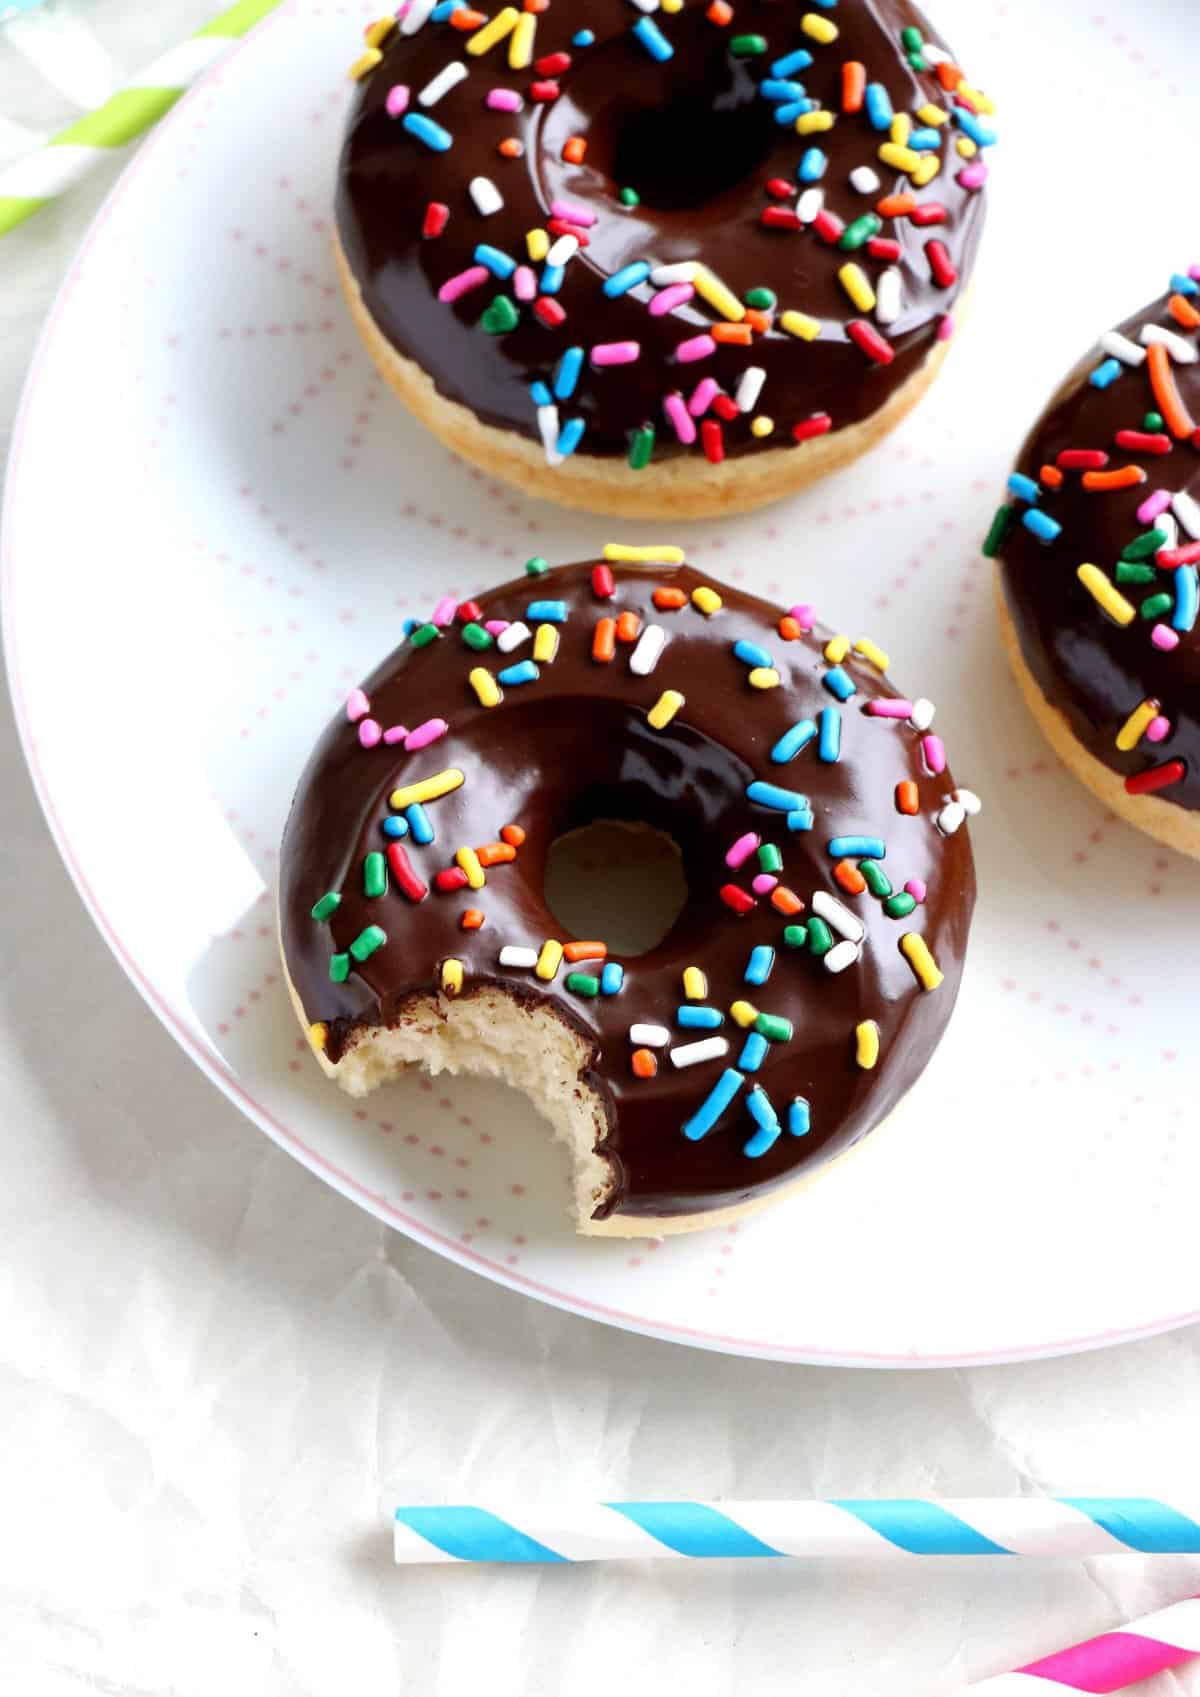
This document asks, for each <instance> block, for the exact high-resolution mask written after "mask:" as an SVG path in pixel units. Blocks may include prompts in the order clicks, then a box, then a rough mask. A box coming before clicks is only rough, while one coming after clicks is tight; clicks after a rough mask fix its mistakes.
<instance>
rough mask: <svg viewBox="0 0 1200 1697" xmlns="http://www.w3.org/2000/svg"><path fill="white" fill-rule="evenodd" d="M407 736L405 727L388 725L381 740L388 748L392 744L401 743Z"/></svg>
mask: <svg viewBox="0 0 1200 1697" xmlns="http://www.w3.org/2000/svg"><path fill="white" fill-rule="evenodd" d="M407 735H408V726H407V725H389V726H388V728H387V730H386V731H384V733H383V740H384V742H385V743H387V745H388V747H389V748H390V747H391V746H392V744H393V743H394V742H403V741H404V739H405V737H406V736H407Z"/></svg>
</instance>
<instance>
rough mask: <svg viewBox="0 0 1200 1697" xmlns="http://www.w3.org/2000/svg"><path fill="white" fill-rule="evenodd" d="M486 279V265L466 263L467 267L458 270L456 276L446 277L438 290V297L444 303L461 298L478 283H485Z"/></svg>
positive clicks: (477, 285)
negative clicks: (463, 269)
mask: <svg viewBox="0 0 1200 1697" xmlns="http://www.w3.org/2000/svg"><path fill="white" fill-rule="evenodd" d="M487 280H488V271H487V267H486V266H484V265H468V266H467V269H466V270H465V271H460V272H459V273H458V274H457V276H454V277H447V279H446V281H445V282H444V283H443V284H442V286H441V288H440V289H439V290H438V299H439V300H440V301H444V302H446V303H449V302H451V301H456V300H461V298H462V296H463V295H469V294H470V292H471V290H472V289H477V288H478V287H479V285H480V283H486V282H487Z"/></svg>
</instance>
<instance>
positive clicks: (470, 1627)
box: [0, 0, 1200, 1697]
mask: <svg viewBox="0 0 1200 1697" xmlns="http://www.w3.org/2000/svg"><path fill="white" fill-rule="evenodd" d="M208 9H209V8H207V7H204V6H199V7H198V6H195V5H182V4H178V5H167V4H164V3H162V0H159V3H158V4H155V5H154V6H150V5H140V6H131V5H116V6H111V5H110V6H107V7H105V6H99V7H98V8H97V9H96V16H97V19H98V28H99V30H100V33H101V34H102V35H103V33H104V31H105V29H106V28H108V26H109V20H110V19H111V20H116V19H120V27H119V29H118V28H116V27H115V24H114V27H113V29H112V33H111V35H110V36H109V38H108V39H109V40H110V41H111V42H112V44H113V46H114V50H115V51H116V52H117V53H118V56H119V61H120V62H121V63H123V64H125V65H128V66H132V65H134V64H136V63H138V62H140V61H141V60H142V59H144V58H146V57H148V56H149V55H150V53H152V52H153V51H154V50H155V49H156V48H157V47H158V46H159V45H166V44H167V43H168V42H170V41H172V40H174V39H175V38H177V37H178V36H179V35H180V34H181V33H183V31H184V30H185V29H186V28H187V27H189V26H190V25H192V24H194V23H195V22H198V21H200V20H202V19H203V17H204V16H205V15H206V13H207V11H208ZM952 9H953V8H950V10H951V11H952ZM1131 18H1132V12H1131ZM945 23H946V27H947V30H948V31H951V26H952V18H951V17H950V16H947V17H946V18H945ZM1126 28H1128V29H1129V30H1130V31H1131V32H1133V31H1134V29H1135V25H1134V24H1133V23H1132V22H1127V23H1126ZM951 33H952V31H951ZM14 77H15V72H14V69H13V67H12V65H11V62H7V61H2V60H0V107H2V109H3V111H4V112H5V113H6V114H8V113H11V112H12V111H13V110H14V109H15V108H14V105H13V102H14V101H15V100H16V94H14V92H13V91H14V90H16V91H17V94H20V95H21V97H22V98H24V97H25V96H24V85H21V86H20V87H18V84H17V83H16V82H15V81H14V80H13V79H14ZM10 96H11V97H12V99H11V100H10ZM100 192H101V189H100V186H97V187H96V188H94V189H85V190H84V191H83V192H82V194H79V195H77V196H76V197H75V198H74V199H73V201H72V202H71V203H70V205H69V206H68V207H66V208H62V209H59V210H55V211H52V212H50V213H48V214H44V215H43V216H42V217H41V218H40V219H38V220H36V221H34V222H33V223H31V224H30V225H28V226H27V227H26V228H25V229H24V230H22V231H19V232H17V233H16V234H14V235H11V236H9V237H7V238H6V239H5V243H4V249H3V253H2V256H0V257H2V260H3V270H2V271H0V278H2V282H0V315H2V316H0V410H2V411H3V414H4V417H5V419H6V420H7V419H8V418H9V417H10V415H11V411H12V407H13V405H14V404H15V399H16V394H17V389H18V386H19V382H20V377H21V373H22V370H23V367H24V364H25V362H26V360H27V358H28V355H29V352H30V348H31V344H32V337H33V335H34V333H35V331H36V327H37V323H38V321H39V319H40V317H41V315H42V313H43V312H44V310H45V308H46V306H47V305H48V303H49V300H50V297H51V294H52V292H53V288H54V285H55V282H56V280H57V277H58V275H59V274H60V272H61V269H62V266H63V264H64V263H65V261H66V259H67V258H68V257H69V254H70V252H71V250H72V248H73V245H74V243H75V242H76V241H77V240H78V237H79V235H80V234H81V233H82V230H83V229H84V227H85V225H86V222H87V219H88V217H89V215H90V212H91V210H92V209H93V208H94V206H95V204H96V203H97V201H98V199H99V195H100ZM69 485H70V468H69V466H67V467H64V486H65V487H66V488H67V489H68V490H69ZM0 762H2V764H0V786H2V787H0V796H2V797H3V817H4V821H5V827H6V829H5V832H4V835H3V841H2V843H0V854H2V856H3V861H2V866H3V874H4V879H3V888H4V891H5V896H6V901H5V920H4V924H5V927H6V929H7V932H8V936H7V938H6V941H7V944H8V947H7V951H6V970H5V972H4V973H3V976H2V979H0V1020H2V1021H3V1027H4V1029H3V1041H0V1102H2V1103H3V1113H4V1128H5V1131H6V1134H7V1135H6V1138H5V1144H4V1148H5V1169H6V1170H5V1176H4V1182H3V1185H2V1186H0V1210H2V1217H3V1224H4V1244H5V1252H4V1255H3V1271H2V1272H0V1303H2V1307H0V1439H2V1441H0V1503H3V1505H4V1520H5V1526H6V1531H7V1536H6V1538H5V1539H4V1542H3V1546H2V1548H3V1552H4V1553H3V1554H2V1555H0V1675H3V1676H6V1679H5V1683H6V1685H7V1686H8V1687H10V1688H11V1689H13V1690H20V1691H22V1692H32V1693H35V1694H37V1693H41V1692H43V1691H44V1692H47V1693H51V1694H56V1693H58V1692H64V1693H66V1692H76V1691H89V1690H99V1691H105V1692H111V1693H116V1694H119V1697H133V1694H135V1693H136V1694H139V1697H140V1694H141V1693H150V1692H153V1693H164V1694H165V1693H181V1694H187V1697H191V1694H192V1693H196V1694H197V1697H198V1694H199V1693H201V1692H203V1693H205V1694H206V1697H207V1693H209V1692H210V1691H212V1690H213V1689H214V1687H215V1686H219V1687H220V1688H224V1689H227V1690H235V1691H239V1692H240V1691H255V1692H260V1691H261V1692H264V1693H270V1694H272V1697H273V1694H274V1693H280V1694H282V1693H292V1692H313V1693H322V1694H323V1693H325V1692H329V1693H333V1692H335V1691H337V1692H341V1691H342V1690H344V1689H345V1688H346V1687H347V1686H348V1685H349V1684H351V1683H353V1686H354V1687H355V1689H356V1690H370V1691H374V1690H380V1689H404V1690H417V1689H420V1690H421V1691H429V1692H433V1693H438V1694H441V1693H455V1694H457V1693H459V1692H467V1691H474V1690H477V1689H478V1690H482V1691H485V1692H489V1693H492V1692H494V1693H496V1694H497V1697H506V1694H508V1693H531V1694H541V1693H547V1694H549V1693H559V1692H562V1691H565V1690H571V1691H572V1692H577V1693H583V1694H585V1697H590V1694H591V1693H593V1692H599V1691H601V1690H602V1689H606V1688H607V1687H608V1686H609V1685H610V1684H611V1683H612V1682H613V1681H614V1679H615V1680H617V1681H618V1682H619V1683H620V1685H621V1686H622V1687H623V1688H624V1690H625V1691H626V1692H627V1693H628V1694H629V1697H642V1694H643V1693H646V1694H649V1693H650V1692H652V1691H658V1690H660V1689H661V1687H662V1685H663V1683H664V1681H666V1680H671V1681H687V1682H688V1683H689V1684H690V1685H691V1686H692V1687H693V1688H694V1689H696V1690H697V1691H703V1692H709V1691H712V1692H736V1693H739V1694H740V1693H743V1692H744V1693H759V1692H763V1693H773V1692H776V1691H779V1692H783V1691H785V1690H787V1691H789V1692H798V1693H800V1694H801V1697H859V1694H860V1693H861V1694H863V1697H866V1694H867V1693H871V1694H872V1697H878V1694H884V1693H895V1694H896V1697H909V1694H911V1697H924V1694H926V1693H928V1694H929V1697H934V1694H935V1693H938V1692H947V1691H950V1690H952V1689H953V1688H954V1687H955V1686H956V1685H957V1684H959V1683H961V1682H962V1681H963V1680H965V1679H966V1678H968V1677H973V1676H977V1675H980V1674H983V1673H986V1672H991V1671H995V1670H997V1669H999V1668H1001V1667H1004V1666H1009V1665H1011V1664H1012V1663H1013V1662H1014V1661H1018V1660H1025V1659H1028V1658H1029V1657H1030V1656H1032V1655H1035V1654H1038V1653H1041V1652H1044V1651H1046V1650H1049V1649H1052V1648H1057V1647H1059V1646H1061V1645H1062V1644H1063V1643H1064V1642H1066V1641H1068V1640H1070V1639H1072V1638H1075V1637H1078V1636H1083V1635H1085V1634H1086V1633H1088V1632H1090V1631H1093V1630H1097V1629H1099V1628H1101V1627H1103V1626H1106V1625H1110V1624H1113V1623H1114V1622H1116V1621H1117V1620H1118V1619H1121V1618H1127V1617H1128V1616H1129V1615H1131V1614H1134V1613H1141V1612H1143V1611H1144V1610H1145V1609H1146V1608H1149V1607H1153V1606H1156V1605H1158V1604H1159V1603H1161V1602H1164V1601H1167V1600H1170V1599H1171V1598H1173V1597H1175V1596H1178V1595H1182V1594H1184V1593H1185V1592H1186V1591H1188V1590H1189V1589H1196V1588H1197V1583H1198V1581H1200V1564H1197V1563H1195V1562H1191V1563H1189V1562H1187V1561H1182V1560H1165V1561H1159V1562H1156V1563H1153V1564H1151V1563H1145V1562H1139V1561H1137V1560H1134V1559H1131V1560H1128V1561H1124V1560H1122V1561H1109V1562H1106V1563H1094V1564H1089V1565H1087V1566H1084V1565H1069V1566H1062V1565H1057V1566H1051V1565H1047V1564H1042V1565H1039V1566H1032V1565H1031V1566H1025V1567H1021V1566H1018V1565H1017V1564H1015V1563H1010V1564H1003V1565H998V1564H992V1563H984V1562H974V1563H968V1562H965V1561H964V1562H946V1563H937V1564H935V1565H933V1566H930V1565H929V1564H924V1565H921V1566H919V1567H918V1566H916V1565H914V1564H906V1565H902V1566H891V1567H886V1568H885V1567H882V1566H878V1567H869V1566H865V1565H861V1564H859V1565H856V1566H851V1565H850V1564H841V1565H824V1566H822V1567H819V1568H816V1567H814V1568H804V1567H800V1566H798V1565H792V1566H785V1565H782V1564H764V1565H761V1566H759V1565H753V1564H752V1565H749V1566H747V1567H744V1568H740V1569H739V1568H734V1567H726V1566H724V1565H713V1566H710V1567H705V1568H698V1567H674V1566H665V1565H658V1566H656V1567H653V1568H643V1569H633V1568H613V1569H609V1570H604V1571H601V1570H587V1569H577V1570H569V1571H565V1572H548V1573H545V1574H541V1573H521V1572H515V1573H500V1574H491V1573H486V1572H469V1571H465V1570H464V1571H454V1572H445V1571H437V1570H430V1571H429V1572H415V1571H409V1572H398V1571H396V1570H394V1569H393V1568H392V1567H391V1565H390V1554H389V1546H388V1538H387V1529H386V1518H385V1517H386V1510H387V1507H388V1505H389V1504H390V1503H392V1502H394V1501H396V1500H400V1499H406V1500H414V1501H415V1500H422V1499H431V1500H434V1499H438V1498H450V1499H453V1498H459V1499H462V1500H465V1499H470V1498H471V1497H472V1496H478V1495H481V1494H485V1493H487V1492H492V1493H496V1492H500V1491H503V1492H504V1493H505V1494H516V1495H518V1496H519V1495H521V1494H528V1495H529V1496H530V1497H533V1496H534V1495H543V1494H544V1495H547V1496H548V1495H553V1494H555V1493H559V1494H576V1495H582V1496H585V1497H593V1496H631V1497H636V1496H655V1495H661V1496H670V1495H685V1494H688V1493H694V1494H702V1495H708V1496H721V1495H728V1496H742V1497H753V1496H772V1495H776V1496H777V1495H803V1494H814V1495H872V1494H885V1493H886V1494H908V1493H912V1494H916V1493H927V1492H929V1493H932V1492H937V1493H942V1494H956V1493H958V1494H967V1493H974V1494H982V1493H986V1492H1021V1491H1030V1490H1043V1489H1044V1490H1052V1489H1061V1490H1064V1491H1070V1490H1078V1491H1086V1490H1089V1489H1096V1490H1108V1491H1119V1490H1123V1489H1127V1490H1150V1491H1158V1492H1160V1493H1161V1494H1163V1495H1166V1496H1168V1497H1169V1496H1170V1495H1171V1493H1172V1490H1173V1488H1177V1487H1178V1484H1179V1481H1181V1480H1183V1481H1186V1482H1187V1484H1188V1486H1189V1487H1190V1486H1191V1483H1192V1480H1193V1477H1194V1474H1195V1472H1196V1463H1195V1455H1194V1451H1195V1443H1194V1429H1195V1411H1196V1409H1197V1407H1198V1406H1200V1350H1198V1348H1197V1341H1198V1339H1197V1334H1196V1333H1195V1332H1192V1333H1186V1334H1178V1335H1176V1336H1174V1337H1168V1338H1163V1339H1158V1340H1155V1341H1152V1342H1149V1343H1146V1344H1141V1345H1136V1346H1130V1347H1127V1348H1124V1349H1121V1350H1117V1351H1110V1352H1108V1353H1107V1354H1104V1355H1099V1356H1093V1357H1088V1358H1084V1359H1079V1360H1075V1361H1067V1362H1061V1363H1042V1364H1039V1365H1035V1366H1030V1367H1007V1368H998V1369H975V1370H972V1371H969V1372H963V1373H944V1374H936V1375H924V1374H910V1373H898V1374H890V1375H860V1374H851V1373H842V1372H834V1371H818V1370H811V1369H805V1368H796V1367H784V1366H771V1365H767V1364H761V1363H756V1362H751V1361H736V1360H729V1359H723V1358H720V1357H716V1356H710V1355H704V1354H700V1353H694V1352H685V1351H682V1350H678V1349H675V1348H672V1347H670V1346H667V1345H659V1344H654V1343H651V1342H648V1341H646V1340H643V1339H639V1338H635V1337H629V1336H626V1335H623V1334H620V1333H616V1332H612V1331H609V1330H607V1329H605V1328H602V1327H598V1326H595V1325H592V1324H590V1323H588V1322H585V1321H583V1320H578V1319H573V1318H570V1317H567V1316H564V1315H561V1314H558V1313H555V1312H552V1311H550V1310H547V1309H545V1308H542V1307H539V1306H536V1305H534V1304H531V1303H528V1302H525V1301H523V1300H522V1299H520V1298H518V1297H515V1296H512V1295H509V1294H506V1293H504V1292H502V1291H499V1290H497V1289H495V1288H493V1287H491V1286H489V1285H486V1284H484V1283H483V1282H482V1281H480V1280H478V1279H476V1278H474V1277H472V1276H471V1275H469V1274H467V1273H464V1272H461V1271H458V1270H456V1269H455V1268H453V1267H450V1266H448V1265H447V1264H445V1263H443V1262H441V1261H439V1260H436V1259H435V1258H433V1257H432V1256H430V1255H429V1254H427V1253H426V1252H425V1251H423V1250H419V1249H416V1248H414V1247H413V1246H411V1245H410V1244H408V1243H407V1241H406V1240H405V1239H403V1238H401V1237H399V1236H397V1235H395V1234H391V1233H389V1232H387V1231H386V1230H385V1229H384V1228H383V1227H381V1226H379V1225H377V1224H375V1223H374V1222H372V1221H371V1220H369V1219H368V1218H367V1217H365V1216H364V1215H362V1214H361V1213H360V1212H359V1211H358V1210H356V1209H355V1208H353V1207H352V1206H351V1205H350V1204H349V1203H346V1202H344V1201H342V1200H340V1199H339V1198H338V1197H336V1196H335V1195H333V1194H332V1193H331V1192H330V1191H328V1190H326V1189H325V1188H324V1187H323V1186H321V1185H320V1184H318V1183H317V1181H316V1180H314V1179H312V1178H310V1177H309V1176H308V1175H307V1174H305V1173H304V1172H303V1171H302V1170H301V1169H300V1168H299V1167H297V1166H296V1165H295V1164H294V1163H293V1162H292V1161H290V1160H289V1159H288V1158H287V1157H286V1156H284V1155H283V1154H281V1153H279V1152H278V1151H276V1150H275V1149H274V1148H273V1147H272V1146H271V1145H270V1144H269V1143H267V1141H266V1140H265V1139H264V1138H262V1137H261V1136H259V1134H258V1133H256V1132H255V1131H254V1130H253V1129H252V1128H251V1127H250V1126H248V1125H247V1123H246V1122H245V1121H243V1120H242V1119H241V1118H240V1116H238V1115H237V1114H236V1113H235V1111H234V1110H233V1109H232V1108H230V1107H228V1106H226V1104H225V1103H224V1102H223V1101H222V1100H221V1098H219V1097H218V1096H217V1094H216V1093H215V1092H214V1091H213V1090H212V1089H211V1087H210V1086H209V1085H207V1084H206V1083H205V1082H204V1081H203V1080H202V1079H201V1078H200V1076H199V1075H198V1074H197V1073H196V1072H195V1071H194V1069H193V1068H192V1067H191V1065H190V1063H188V1061H187V1060H186V1059H185V1058H184V1057H183V1055H182V1054H181V1053H180V1052H179V1051H178V1050H177V1049H176V1048H175V1046H174V1044H173V1043H172V1042H171V1041H170V1039H169V1038H168V1037H167V1036H166V1034H165V1033H164V1032H163V1031H162V1030H161V1028H160V1027H159V1026H158V1025H157V1023H156V1022H155V1021H154V1019H153V1018H152V1017H151V1015H150V1014H149V1013H148V1012H147V1011H146V1010H145V1009H144V1007H143V1006H142V1004H141V1002H140V1001H139V1000H138V999H137V997H136V996H135V994H134V992H133V991H132V990H131V989H130V988H129V986H128V985H127V983H126V981H125V980H124V978H123V977H122V975H121V973H120V971H119V969H118V968H117V966H116V965H115V963H114V962H113V961H112V959H111V957H110V956H109V955H108V953H107V951H106V949H105V948H104V946H103V945H102V943H101V942H100V941H99V939H98V937H97V936H96V934H95V933H94V932H93V931H92V929H91V927H90V925H89V923H88V921H87V920H86V919H85V918H84V916H83V913H82V910H81V909H80V907H79V904H78V901H77V899H76V897H75V896H74V894H73V892H72V891H71V888H70V886H69V884H68V882H67V880H66V878H65V875H64V874H63V872H62V870H61V867H60V866H59V864H58V861H57V857H56V855H55V853H54V851H53V849H52V847H51V845H50V842H49V839H48V837H47V835H46V833H45V830H44V828H43V826H42V824H41V821H40V818H39V817H38V815H37V812H36V808H35V805H34V803H33V800H32V797H31V794H30V791H29V787H28V783H27V781H26V779H25V777H24V773H23V771H22V768H21V763H20V757H19V755H18V753H17V750H16V746H15V739H14V736H13V733H12V729H11V724H10V722H9V720H8V718H7V715H6V716H5V720H4V727H3V732H2V743H0ZM1119 1253H1120V1246H1119V1244H1114V1243H1108V1242H1103V1241H1098V1242H1097V1244H1096V1254H1097V1256H1098V1257H1101V1256H1102V1257H1105V1258H1108V1257H1111V1256H1113V1255H1118V1254H1119ZM1013 1254H1014V1256H1018V1255H1019V1254H1020V1240H1019V1234H1016V1235H1015V1236H1014V1246H1013ZM1087 1276H1088V1270H1087V1268H1086V1267H1080V1269H1079V1277H1081V1278H1086V1277H1087ZM1146 1689H1147V1691H1152V1690H1154V1688H1152V1687H1147V1688H1146ZM1180 1690H1182V1691H1189V1692H1200V1677H1197V1676H1196V1675H1192V1676H1191V1678H1190V1683H1189V1682H1188V1678H1187V1677H1186V1676H1185V1677H1184V1679H1182V1680H1180V1681H1175V1682H1171V1681H1164V1682H1162V1683H1161V1684H1160V1686H1159V1688H1158V1691H1159V1692H1160V1693H1166V1692H1168V1691H1180Z"/></svg>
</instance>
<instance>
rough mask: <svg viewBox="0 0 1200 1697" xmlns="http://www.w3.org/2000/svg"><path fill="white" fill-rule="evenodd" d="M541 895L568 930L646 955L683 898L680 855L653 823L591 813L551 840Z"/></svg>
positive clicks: (612, 948)
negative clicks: (596, 816)
mask: <svg viewBox="0 0 1200 1697" xmlns="http://www.w3.org/2000/svg"><path fill="white" fill-rule="evenodd" d="M544 894H545V900H546V905H547V907H548V908H549V909H550V911H551V913H552V914H553V915H554V917H555V919H556V920H557V921H558V923H559V924H560V925H561V926H562V927H563V929H564V931H565V932H566V933H567V934H568V935H569V936H572V937H578V938H598V939H600V940H601V941H602V942H604V943H606V944H607V945H608V949H609V953H610V954H614V955H620V956H621V957H623V958H625V957H628V956H631V955H644V954H646V953H647V952H648V951H649V950H650V949H653V948H655V947H656V946H657V945H658V944H659V943H661V942H662V940H663V938H664V937H665V936H666V935H667V933H668V932H669V931H670V929H671V927H672V926H673V925H674V924H675V921H676V920H677V919H678V918H679V915H680V914H681V913H682V911H683V908H684V905H685V903H686V902H687V899H688V885H687V878H686V876H685V873H684V864H683V854H682V851H681V849H680V846H679V844H678V843H677V842H676V841H675V839H674V838H673V837H671V836H670V835H668V833H667V832H665V831H661V830H659V829H658V828H657V827H656V826H654V825H649V824H646V823H644V822H642V821H639V820H632V819H594V820H592V822H591V823H590V824H587V825H581V826H578V827H576V828H575V829H573V830H569V831H565V832H563V834H562V835H561V836H559V837H556V838H555V839H554V841H553V842H552V843H551V844H550V849H549V853H548V855H547V858H546V877H545V884H544Z"/></svg>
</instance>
